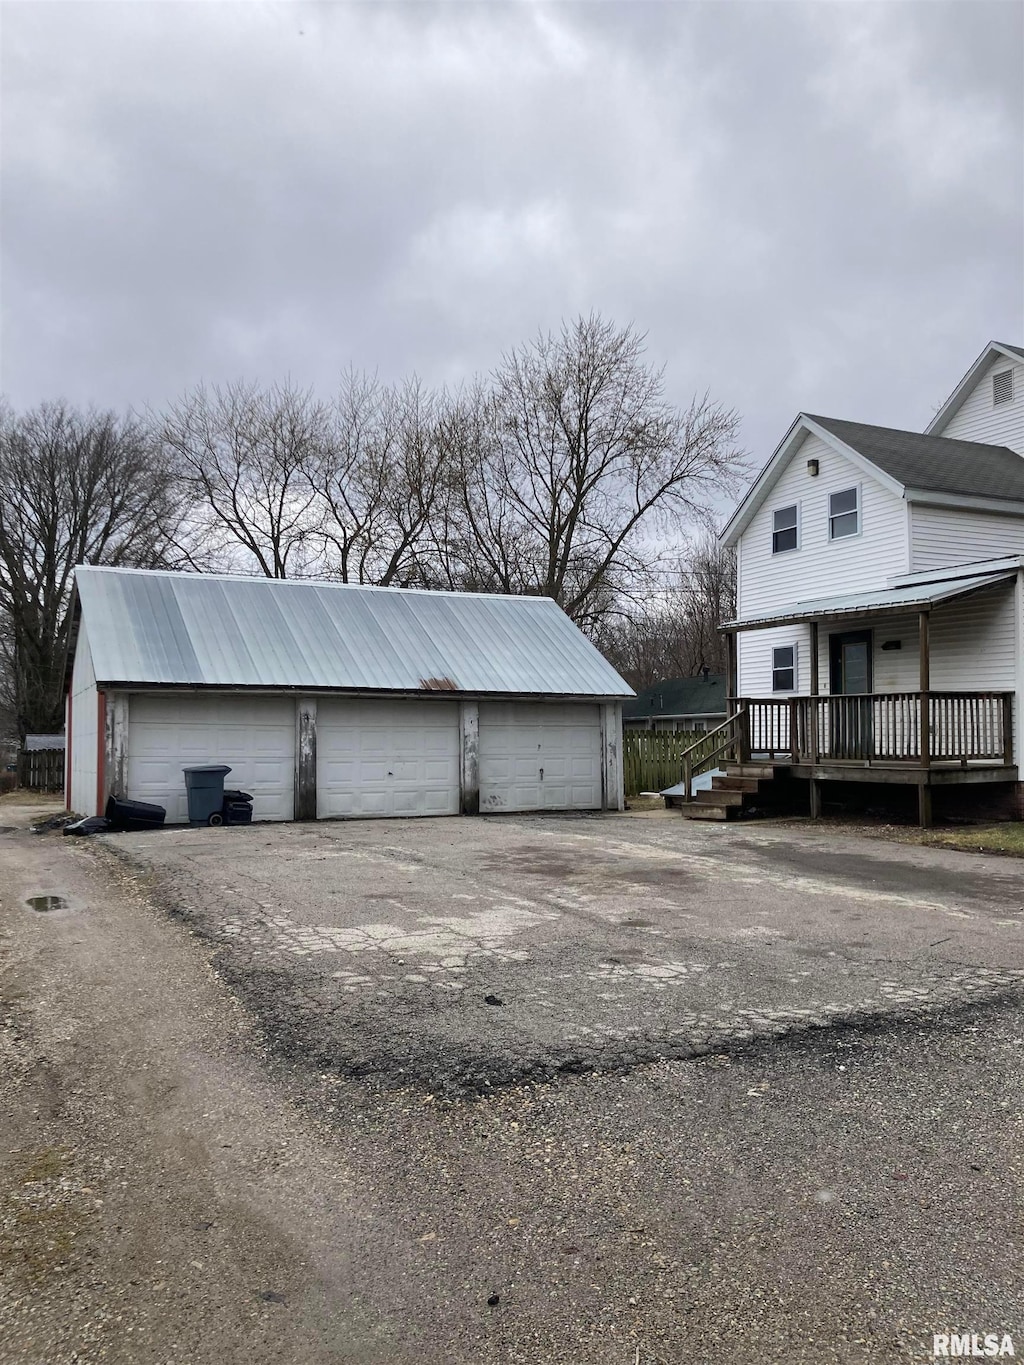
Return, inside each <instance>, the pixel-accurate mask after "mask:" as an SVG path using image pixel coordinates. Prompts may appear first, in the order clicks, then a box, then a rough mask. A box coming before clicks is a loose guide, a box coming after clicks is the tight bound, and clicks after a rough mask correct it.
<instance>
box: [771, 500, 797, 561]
mask: <svg viewBox="0 0 1024 1365" xmlns="http://www.w3.org/2000/svg"><path fill="white" fill-rule="evenodd" d="M791 507H792V508H793V510H794V512H795V513H796V524H795V525H794V526H784V527H783V528H782V529H783V530H784V531H796V544H795V545H789V546H787V547H786V549H784V550H777V549H776V548H775V537H776V535H777V534H778V531H777V529H776V526H775V518H776V516H778V514H779V513H780V512H788V511H789V509H790V508H791ZM799 548H800V504H799V502H787V503H784V504H783V506H782V507H773V508H772V554H773V555H789V554H792V553H793V551H794V550H799Z"/></svg>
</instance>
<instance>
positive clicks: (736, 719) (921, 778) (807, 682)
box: [720, 570, 1019, 825]
mask: <svg viewBox="0 0 1024 1365" xmlns="http://www.w3.org/2000/svg"><path fill="white" fill-rule="evenodd" d="M1016 578H1017V572H1016V570H1012V571H1004V572H1001V573H991V572H990V573H987V574H983V575H975V576H973V577H961V578H959V579H955V580H952V581H945V582H941V583H931V584H911V585H909V586H906V587H899V588H894V589H887V590H882V591H878V592H873V593H861V594H857V595H851V596H848V597H844V598H833V599H819V600H814V601H808V602H804V603H798V604H797V605H796V608H795V609H794V610H792V611H790V612H786V613H774V614H770V615H769V614H764V615H762V616H759V617H750V618H748V619H746V620H737V621H734V622H729V623H728V624H727V625H726V626H725V627H723V629H724V630H725V632H726V634H727V643H728V657H729V716H728V719H727V721H726V723H725V725H724V726H723V727H721V731H720V736H721V740H722V746H723V747H722V749H721V754H720V756H721V758H722V759H723V761H725V762H728V763H732V764H734V765H738V766H739V767H740V768H747V769H750V770H751V772H753V771H754V770H755V769H756V770H757V776H758V778H759V779H760V778H761V777H762V776H763V775H767V774H771V773H773V772H775V771H777V770H781V769H784V770H785V771H786V772H787V774H788V775H789V776H790V777H792V778H798V779H801V780H806V781H807V783H808V784H809V805H810V810H811V814H812V815H813V816H815V817H817V816H819V815H820V813H821V805H822V784H823V783H826V782H843V783H848V782H861V783H868V782H870V783H898V784H901V785H903V786H906V785H911V786H915V787H916V788H917V802H918V815H919V819H920V823H921V824H922V825H929V824H931V821H932V792H933V789H934V788H935V787H938V786H948V785H954V784H955V785H962V784H976V783H1016V782H1017V780H1018V767H1017V760H1016V755H1015V748H1014V711H1015V696H1016V689H1015V688H1014V687H1012V686H1011V687H1008V686H998V685H995V686H993V685H991V684H990V679H991V680H994V681H995V682H996V684H998V683H999V682H1003V683H1005V682H1007V681H1009V680H1010V674H1009V670H1013V672H1014V673H1015V669H1016V663H1015V660H1016V656H1017V654H1018V653H1019V648H1018V646H1017V643H1016V638H1017V637H1016V630H1017V628H1016V621H1017V616H1018V614H1019V604H1018V603H1017V597H1016V594H1017V592H1018V588H1017V584H1016ZM981 594H984V595H985V596H983V597H979V596H978V595H981ZM972 598H974V599H975V601H974V602H973V603H972V602H971V600H970V599H972ZM961 604H963V605H961ZM979 604H980V605H979ZM942 613H945V614H944V615H943V614H942ZM937 614H938V622H939V626H940V629H939V630H938V632H936V630H935V628H934V623H935V621H936V617H937ZM990 619H991V622H992V623H993V624H991V625H990V624H989V620H990ZM963 620H967V621H969V627H970V628H963V629H958V628H957V623H958V622H960V621H963ZM895 623H898V629H896V628H895ZM979 623H980V625H979ZM796 625H799V626H800V627H801V629H802V630H803V631H805V632H806V635H805V638H806V641H807V649H806V660H805V665H804V671H803V676H802V677H801V678H799V679H798V677H797V667H796V655H795V652H794V656H793V660H792V663H793V677H792V679H787V678H786V677H785V676H784V677H783V681H784V682H785V681H791V682H792V685H793V687H794V689H795V688H796V685H797V683H798V681H799V683H800V684H801V685H800V687H799V693H796V692H795V691H794V692H791V693H790V695H786V696H778V695H772V696H768V695H750V694H747V695H744V694H743V693H742V692H741V691H740V687H739V680H740V674H741V670H740V667H739V660H738V649H737V637H738V636H739V635H741V634H742V633H744V632H749V631H769V630H774V631H776V632H777V633H778V628H779V627H793V626H796ZM851 627H856V629H851ZM972 632H973V633H975V634H977V635H978V639H979V640H982V641H984V640H989V639H990V645H991V648H986V647H984V645H982V646H981V647H979V646H978V643H977V641H972V640H970V639H968V637H969V636H970V635H971V634H972ZM979 632H980V633H979ZM1007 632H1009V639H1008V642H1007V640H1006V639H1004V637H1005V636H1006V635H1007ZM936 634H938V645H939V650H940V651H942V653H940V655H939V656H938V657H939V663H940V667H939V669H938V670H937V669H936V649H935V644H936V640H935V637H936ZM890 637H891V638H890ZM780 648H781V649H782V651H783V653H782V658H783V661H786V659H787V656H786V654H785V650H786V649H787V648H788V647H787V646H781V647H777V648H776V649H775V651H774V653H775V655H776V656H778V655H779V649H780ZM886 651H900V657H899V659H898V660H897V663H896V666H895V667H894V666H893V664H892V662H891V661H890V660H888V659H886ZM953 652H955V654H956V657H955V658H951V655H952V653H953ZM763 653H764V652H763V651H762V654H763ZM915 656H916V657H915ZM961 656H963V657H961ZM774 662H775V659H773V663H774ZM911 667H913V670H914V674H916V676H913V678H912V680H911V676H910V669H911ZM753 671H754V670H752V669H748V670H747V672H748V674H749V673H751V672H753ZM876 672H878V673H881V674H882V675H883V677H884V679H885V681H886V682H889V683H892V682H894V681H898V682H899V683H900V684H902V685H900V686H898V687H892V688H891V689H890V688H889V687H884V686H883V687H881V688H877V687H875V686H874V685H873V683H874V677H875V673H876ZM936 672H938V673H939V675H940V680H941V682H942V683H944V684H945V685H940V686H938V687H936V686H935V680H936ZM775 676H776V677H777V676H778V670H777V669H776V670H775ZM966 678H970V679H971V680H972V681H973V680H975V679H976V680H977V683H978V686H977V687H962V686H954V687H951V686H949V685H948V684H949V681H950V679H952V680H954V681H956V682H959V681H963V680H966ZM823 683H824V686H822V684H823ZM908 684H910V685H909V686H908ZM915 684H916V685H915ZM986 684H989V685H986ZM805 689H806V690H805Z"/></svg>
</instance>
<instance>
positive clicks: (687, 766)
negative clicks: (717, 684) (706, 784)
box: [681, 702, 747, 801]
mask: <svg viewBox="0 0 1024 1365" xmlns="http://www.w3.org/2000/svg"><path fill="white" fill-rule="evenodd" d="M737 722H740V723H739V725H738V726H737ZM746 723H747V704H746V702H743V703H742V704H737V708H736V710H735V711H734V712H733V714H732V715H731V716H727V717H726V718H725V720H723V721H722V723H721V725H716V726H715V728H714V729H713V730H708V731H707V732H706V733H705V734H703V735H701V737H700V739H698V740H696V741H695V743H693V744H691V745H690V747H689V748H688V749H684V750H683V752H682V755H681V757H682V760H683V788H684V794H683V800H684V801H691V800H692V799H693V795H692V792H691V790H690V788H691V786H692V784H693V778H694V772H693V768H694V760H693V757H692V755H693V751H694V750H695V749H699V748H701V747H702V746H703V745H705V744H707V742H708V740H709V739H711V738H712V737H713V736H715V735H717V734H720V733H721V732H722V731H723V730H729V731H730V734H729V735H727V736H726V737H725V738H723V739H722V740H720V741H719V743H718V744H716V745H715V746H714V747H713V748H711V749H709V750H708V752H707V753H705V754H704V755H703V757H702V758H700V759H699V760H698V762H699V764H700V766H701V767H702V768H703V767H704V766H705V765H706V764H708V763H710V762H711V761H712V760H713V759H716V758H721V757H722V756H723V755H724V754H725V753H727V752H728V750H730V749H732V748H734V747H735V746H736V745H737V744H738V743H739V742H740V739H741V735H742V732H743V729H744V727H745V725H746ZM733 727H736V729H735V732H733Z"/></svg>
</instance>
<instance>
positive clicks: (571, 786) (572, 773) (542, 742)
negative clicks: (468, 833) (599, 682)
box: [480, 702, 602, 811]
mask: <svg viewBox="0 0 1024 1365" xmlns="http://www.w3.org/2000/svg"><path fill="white" fill-rule="evenodd" d="M601 751H602V745H601V716H600V710H599V708H598V707H597V706H594V705H586V704H580V705H572V704H568V703H564V704H563V703H559V704H553V705H550V706H549V705H546V704H544V703H539V702H485V703H482V704H481V706H480V809H481V810H482V811H488V810H491V811H525V810H597V809H600V806H601Z"/></svg>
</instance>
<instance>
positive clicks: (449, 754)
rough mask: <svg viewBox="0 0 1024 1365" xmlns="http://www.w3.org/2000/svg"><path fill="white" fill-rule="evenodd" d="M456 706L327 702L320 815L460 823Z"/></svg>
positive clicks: (320, 731)
mask: <svg viewBox="0 0 1024 1365" xmlns="http://www.w3.org/2000/svg"><path fill="white" fill-rule="evenodd" d="M458 812H459V708H458V705H457V704H455V703H453V702H426V701H416V700H409V701H371V700H355V699H352V700H342V699H338V700H333V699H332V700H329V701H326V702H324V701H322V702H321V703H320V707H319V711H318V714H317V814H318V815H319V816H320V817H321V818H325V819H330V818H339V817H343V816H379V817H384V816H389V815H400V816H415V815H457V814H458Z"/></svg>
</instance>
